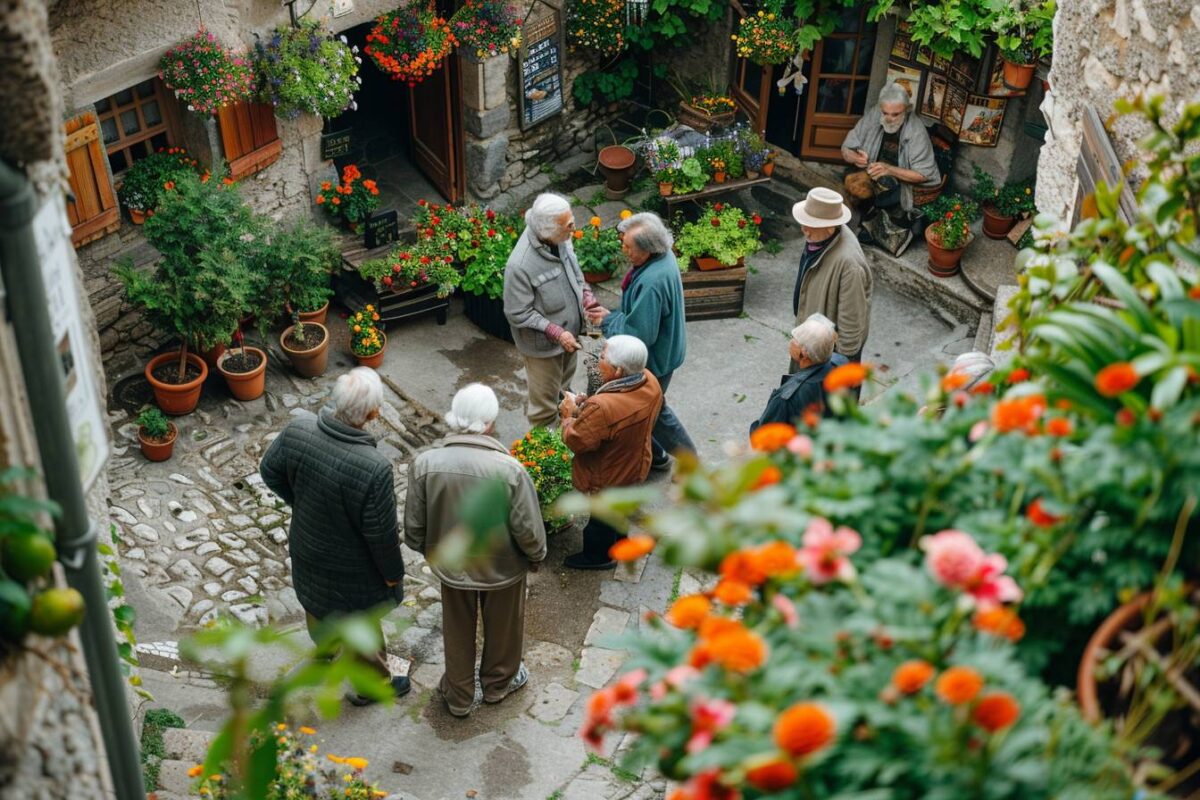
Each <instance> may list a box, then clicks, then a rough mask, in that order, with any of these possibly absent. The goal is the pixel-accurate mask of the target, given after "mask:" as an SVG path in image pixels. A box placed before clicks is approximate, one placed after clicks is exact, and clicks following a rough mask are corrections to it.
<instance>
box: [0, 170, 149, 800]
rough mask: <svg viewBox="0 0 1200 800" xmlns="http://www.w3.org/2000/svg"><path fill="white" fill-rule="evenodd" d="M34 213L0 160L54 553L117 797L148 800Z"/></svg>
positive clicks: (2, 211) (9, 257) (5, 252)
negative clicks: (77, 622) (73, 603)
mask: <svg viewBox="0 0 1200 800" xmlns="http://www.w3.org/2000/svg"><path fill="white" fill-rule="evenodd" d="M37 208H38V206H37V199H36V197H35V195H34V192H33V187H32V186H31V185H30V183H29V181H28V180H26V179H25V176H24V175H23V174H22V173H21V172H19V171H17V170H16V169H13V168H12V167H11V166H10V165H9V164H8V163H7V162H5V161H0V273H2V277H3V285H4V289H5V291H6V293H7V297H6V298H5V300H6V301H7V311H8V317H9V319H10V320H11V321H12V325H13V330H14V332H15V336H16V340H17V352H18V354H19V356H20V360H21V372H22V374H23V375H24V377H25V388H26V391H27V392H28V394H29V406H30V408H31V409H32V411H33V413H32V414H31V415H30V416H32V417H33V428H34V432H35V434H36V435H37V443H38V451H39V452H40V454H41V457H42V465H43V468H44V470H45V481H46V491H47V493H48V494H49V496H50V499H51V500H54V501H55V502H56V503H58V504H59V505H60V506H61V507H62V515H61V516H60V517H59V518H58V519H57V520H56V521H55V547H57V549H58V560H59V561H60V562H61V563H62V565H63V567H64V568H65V570H66V575H67V583H68V584H70V586H71V587H72V588H74V589H76V590H77V591H78V592H79V593H80V594H82V595H83V599H84V602H85V603H86V604H87V614H86V616H85V617H84V620H83V624H82V625H81V626H80V627H79V638H80V640H81V641H82V642H83V655H84V659H85V660H86V662H87V668H88V678H89V680H90V682H91V685H92V696H93V698H94V703H95V706H96V714H97V715H98V716H99V718H100V731H101V735H102V736H103V738H104V750H105V753H106V755H107V757H108V767H109V771H110V773H111V774H112V781H113V787H114V788H115V789H116V796H117V799H118V800H145V797H146V790H145V788H144V787H143V785H142V770H141V765H140V761H139V754H138V745H137V741H136V740H135V739H134V736H133V723H132V721H131V720H130V715H129V704H128V702H127V699H126V694H125V678H124V676H123V675H122V674H121V666H120V663H121V662H120V659H119V658H118V656H117V643H116V638H115V636H114V635H113V621H112V618H111V615H110V613H109V610H108V597H107V594H106V592H105V589H104V583H103V581H102V579H101V577H100V565H99V561H98V559H97V554H96V525H95V523H94V522H92V520H90V519H89V518H88V513H87V506H86V504H85V502H84V496H83V486H82V485H81V484H80V481H79V465H78V463H77V462H76V458H75V442H74V441H73V440H72V438H71V425H70V422H69V420H68V419H67V406H66V391H65V389H64V388H63V378H62V374H61V370H60V368H59V358H58V353H57V352H56V348H55V345H54V342H53V339H52V335H51V332H50V313H49V309H48V308H47V305H46V289H45V286H44V285H43V284H42V275H41V268H40V265H39V262H38V255H37V246H36V244H35V241H34V237H33V218H34V215H35V214H36V213H37ZM80 368H81V369H84V368H87V365H80Z"/></svg>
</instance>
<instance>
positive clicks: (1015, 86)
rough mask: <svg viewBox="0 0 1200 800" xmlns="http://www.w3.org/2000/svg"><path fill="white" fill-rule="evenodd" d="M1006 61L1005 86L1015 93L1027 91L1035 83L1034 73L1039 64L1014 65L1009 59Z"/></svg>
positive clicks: (1005, 59) (1004, 59)
mask: <svg viewBox="0 0 1200 800" xmlns="http://www.w3.org/2000/svg"><path fill="white" fill-rule="evenodd" d="M1001 58H1002V60H1003V61H1004V85H1005V86H1006V87H1008V88H1009V89H1012V90H1013V91H1021V92H1023V91H1025V90H1026V89H1028V88H1029V84H1031V83H1033V73H1034V71H1035V70H1037V64H1014V63H1013V62H1011V61H1009V60H1008V59H1007V58H1003V57H1001Z"/></svg>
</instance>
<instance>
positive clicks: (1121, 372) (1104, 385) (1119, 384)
mask: <svg viewBox="0 0 1200 800" xmlns="http://www.w3.org/2000/svg"><path fill="white" fill-rule="evenodd" d="M1139 380H1141V378H1139V377H1138V374H1137V370H1135V369H1134V368H1133V364H1130V363H1129V362H1128V361H1121V362H1118V363H1116V364H1109V365H1108V366H1107V367H1105V368H1104V369H1102V370H1100V371H1099V372H1097V373H1096V391H1097V392H1099V393H1100V394H1102V395H1104V396H1105V397H1116V396H1117V395H1119V394H1121V393H1122V392H1128V391H1129V390H1130V389H1132V388H1133V387H1135V386H1137V384H1138V381H1139Z"/></svg>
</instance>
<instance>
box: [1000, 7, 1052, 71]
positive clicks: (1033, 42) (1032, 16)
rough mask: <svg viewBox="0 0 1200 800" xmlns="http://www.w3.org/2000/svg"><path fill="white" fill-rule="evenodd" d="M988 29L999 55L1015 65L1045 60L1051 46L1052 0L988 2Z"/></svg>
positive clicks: (1050, 50)
mask: <svg viewBox="0 0 1200 800" xmlns="http://www.w3.org/2000/svg"><path fill="white" fill-rule="evenodd" d="M990 9H991V11H992V16H991V18H990V20H989V26H990V28H991V30H992V32H993V33H995V34H996V46H997V47H999V48H1000V55H1001V56H1002V57H1003V58H1004V59H1005V60H1007V61H1010V62H1012V63H1014V64H1033V63H1035V62H1036V61H1037V60H1038V59H1042V58H1048V57H1049V56H1050V54H1051V52H1052V50H1053V47H1054V12H1055V11H1056V10H1057V6H1056V3H1055V0H990Z"/></svg>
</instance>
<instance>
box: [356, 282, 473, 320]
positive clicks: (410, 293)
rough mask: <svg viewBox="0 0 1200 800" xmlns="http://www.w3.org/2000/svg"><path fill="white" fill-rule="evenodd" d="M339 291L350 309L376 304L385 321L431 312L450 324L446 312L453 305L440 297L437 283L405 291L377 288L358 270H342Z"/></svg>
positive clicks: (448, 299) (381, 317)
mask: <svg viewBox="0 0 1200 800" xmlns="http://www.w3.org/2000/svg"><path fill="white" fill-rule="evenodd" d="M335 294H336V296H337V298H338V300H340V301H341V302H342V304H343V305H345V306H346V308H350V309H359V308H362V307H363V306H365V305H366V304H367V303H373V304H374V305H375V308H377V309H379V319H380V321H382V322H396V321H398V320H402V319H408V318H409V317H415V316H418V315H420V314H428V313H430V312H432V313H435V314H437V324H438V325H445V324H446V313H447V310H448V309H449V308H450V298H449V297H438V296H437V285H436V284H426V285H425V286H420V287H418V288H416V289H405V290H403V291H398V292H397V291H384V292H377V291H375V286H374V284H372V283H371V282H370V281H367V280H364V279H363V278H362V277H361V276H359V274H358V273H357V272H349V271H346V272H342V273H341V274H340V275H338V278H337V284H336V286H335Z"/></svg>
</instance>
